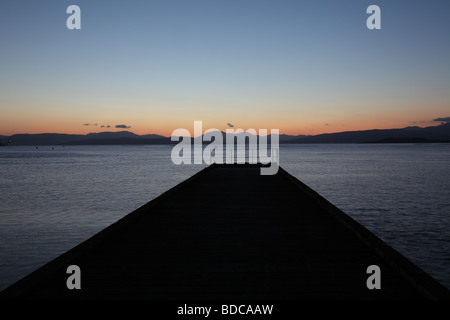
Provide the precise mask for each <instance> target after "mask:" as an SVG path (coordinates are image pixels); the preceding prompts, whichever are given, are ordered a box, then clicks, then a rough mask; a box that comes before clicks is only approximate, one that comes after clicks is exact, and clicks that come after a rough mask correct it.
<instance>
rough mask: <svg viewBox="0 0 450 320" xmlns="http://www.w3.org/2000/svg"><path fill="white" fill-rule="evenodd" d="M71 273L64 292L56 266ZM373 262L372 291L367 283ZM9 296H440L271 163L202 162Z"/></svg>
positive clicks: (444, 293)
mask: <svg viewBox="0 0 450 320" xmlns="http://www.w3.org/2000/svg"><path fill="white" fill-rule="evenodd" d="M71 265H76V266H78V267H79V268H80V270H81V276H80V282H81V288H80V289H72V290H69V289H68V287H67V285H66V281H67V279H68V277H69V274H68V273H67V268H68V267H69V266H71ZM370 266H377V267H379V270H380V271H381V273H380V274H379V275H380V277H379V280H380V288H379V289H377V288H369V285H368V282H370V281H368V279H369V277H371V274H369V273H368V271H367V270H368V268H369V267H370ZM1 297H2V298H6V299H8V298H18V299H25V298H29V299H47V298H48V299H158V300H161V299H162V300H165V299H167V300H172V299H186V300H187V299H189V300H192V299H275V300H278V299H286V300H293V299H448V298H449V291H448V290H447V289H446V288H445V287H444V286H442V285H441V284H440V283H439V282H437V281H436V280H435V279H433V278H432V277H431V276H429V275H428V274H426V273H425V272H424V271H423V270H421V269H420V268H419V267H417V266H415V265H414V264H413V263H411V262H410V261H409V260H408V259H406V258H405V257H403V256H402V255H401V254H399V253H398V252H397V251H395V250H394V249H392V248H391V247H389V246H388V245H386V244H385V243H384V242H383V241H381V240H380V239H379V238H378V237H376V236H375V235H374V234H373V233H371V232H370V231H369V230H367V229H366V228H364V227H363V226H361V225H360V224H359V223H357V222H356V221H355V220H353V219H352V218H350V217H349V216H348V215H346V214H345V213H343V212H342V211H340V210H339V209H338V208H336V207H335V206H333V205H332V204H331V203H329V202H328V201H327V200H325V199H324V198H323V197H321V196H320V195H319V194H317V193H316V192H315V191H313V190H312V189H310V188H309V187H307V186H306V185H304V184H303V183H302V182H300V181H299V180H298V179H296V178H294V177H293V176H291V175H290V174H288V173H287V172H286V171H284V170H283V169H282V168H280V170H279V171H278V173H277V174H276V175H260V166H259V165H211V166H209V167H208V168H206V169H204V170H202V171H200V172H199V173H197V174H196V175H194V176H193V177H191V178H189V179H187V180H186V181H184V182H182V183H181V184H179V185H177V186H176V187H174V188H172V189H171V190H169V191H167V192H166V193H164V194H162V195H161V196H159V197H158V198H156V199H154V200H152V201H150V202H149V203H147V204H146V205H144V206H142V207H141V208H139V209H137V210H136V211H134V212H132V213H130V214H128V215H127V216H125V217H124V218H122V219H121V220H119V221H118V222H116V223H114V224H112V225H111V226H109V227H107V228H106V229H104V230H103V231H101V232H99V233H98V234H96V235H95V236H93V237H92V238H90V239H88V240H87V241H85V242H83V243H81V244H80V245H78V246H76V247H75V248H73V249H71V250H69V251H68V252H66V253H65V254H63V255H61V256H59V257H58V258H56V259H54V260H53V261H51V262H49V263H48V264H46V265H45V266H43V267H41V268H39V269H38V270H36V271H35V272H33V273H31V274H30V275H28V276H27V277H25V278H23V279H22V280H20V281H18V282H17V283H15V284H13V285H12V286H10V287H9V288H7V289H5V290H4V291H3V292H2V293H1Z"/></svg>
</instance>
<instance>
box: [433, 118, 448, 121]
mask: <svg viewBox="0 0 450 320" xmlns="http://www.w3.org/2000/svg"><path fill="white" fill-rule="evenodd" d="M433 121H438V122H450V117H445V118H437V119H434V120H433Z"/></svg>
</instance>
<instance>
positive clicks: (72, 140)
mask: <svg viewBox="0 0 450 320" xmlns="http://www.w3.org/2000/svg"><path fill="white" fill-rule="evenodd" d="M7 139H11V140H12V141H13V142H14V144H15V145H86V144H87V145H92V144H136V143H140V144H152V143H158V144H159V143H170V138H167V137H164V136H161V135H156V134H149V135H143V136H140V135H137V134H134V133H132V132H129V131H120V132H100V133H89V134H86V135H78V134H61V133H41V134H15V135H12V136H10V137H7Z"/></svg>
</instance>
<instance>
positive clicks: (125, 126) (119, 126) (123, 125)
mask: <svg viewBox="0 0 450 320" xmlns="http://www.w3.org/2000/svg"><path fill="white" fill-rule="evenodd" d="M116 128H121V129H129V128H131V126H127V125H125V124H118V125H116Z"/></svg>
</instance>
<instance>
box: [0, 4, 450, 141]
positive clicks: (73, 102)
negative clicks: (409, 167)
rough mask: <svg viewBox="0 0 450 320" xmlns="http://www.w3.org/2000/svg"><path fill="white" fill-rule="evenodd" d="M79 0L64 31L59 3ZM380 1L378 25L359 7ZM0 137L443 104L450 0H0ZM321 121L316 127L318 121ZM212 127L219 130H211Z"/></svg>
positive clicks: (368, 117)
mask: <svg viewBox="0 0 450 320" xmlns="http://www.w3.org/2000/svg"><path fill="white" fill-rule="evenodd" d="M71 4H76V5H78V6H79V7H80V8H81V26H82V28H81V30H68V29H67V28H66V19H67V17H68V16H69V15H68V14H67V13H66V8H67V7H68V6H69V5H71ZM371 4H376V5H378V6H379V7H380V8H381V21H382V22H381V24H382V29H381V30H368V29H367V28H366V19H367V18H368V16H369V15H368V14H366V8H367V7H368V6H369V5H371ZM0 8H1V9H0V39H1V44H2V45H1V46H2V47H1V51H0V67H1V70H2V71H1V75H0V111H1V113H2V114H4V115H5V117H2V118H3V119H2V120H0V134H13V133H23V132H30V133H31V132H34V133H37V132H50V131H52V132H55V131H57V132H72V133H75V132H76V133H81V132H84V131H85V130H93V129H94V128H87V127H85V126H82V124H83V123H103V124H109V125H115V124H119V123H120V124H122V123H123V124H126V125H129V126H131V128H132V131H133V130H134V131H136V132H139V133H162V134H170V132H171V131H172V130H174V129H175V128H179V127H188V126H192V123H193V121H194V120H203V121H204V122H205V123H206V125H207V126H209V127H220V126H226V123H228V122H231V123H235V125H237V126H240V127H242V128H243V129H248V128H256V129H258V128H267V129H269V128H279V129H280V130H281V131H282V132H286V133H291V134H294V133H296V134H314V133H321V132H327V131H344V130H350V129H353V130H356V129H370V128H375V127H376V128H384V127H402V126H407V125H411V123H423V124H424V125H425V124H428V125H429V124H431V123H432V120H433V119H434V118H437V117H446V116H449V115H450V114H449V112H448V111H450V61H449V60H450V41H449V39H450V27H449V26H448V13H449V12H450V1H436V0H435V1H433V0H432V1H402V0H396V1H361V0H341V1H336V0H334V1H298V0H297V1H274V0H270V1H269V0H265V1H254V0H239V1H237V0H209V1H203V0H202V1H197V0H189V1H187V0H184V1H180V0H179V1H170V0H169V1H167V0H166V1H96V0H91V1H77V0H75V1H45V0H44V1H21V0H17V1H10V0H7V1H2V4H1V7H0ZM325 124H327V126H325ZM220 129H222V128H220Z"/></svg>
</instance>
